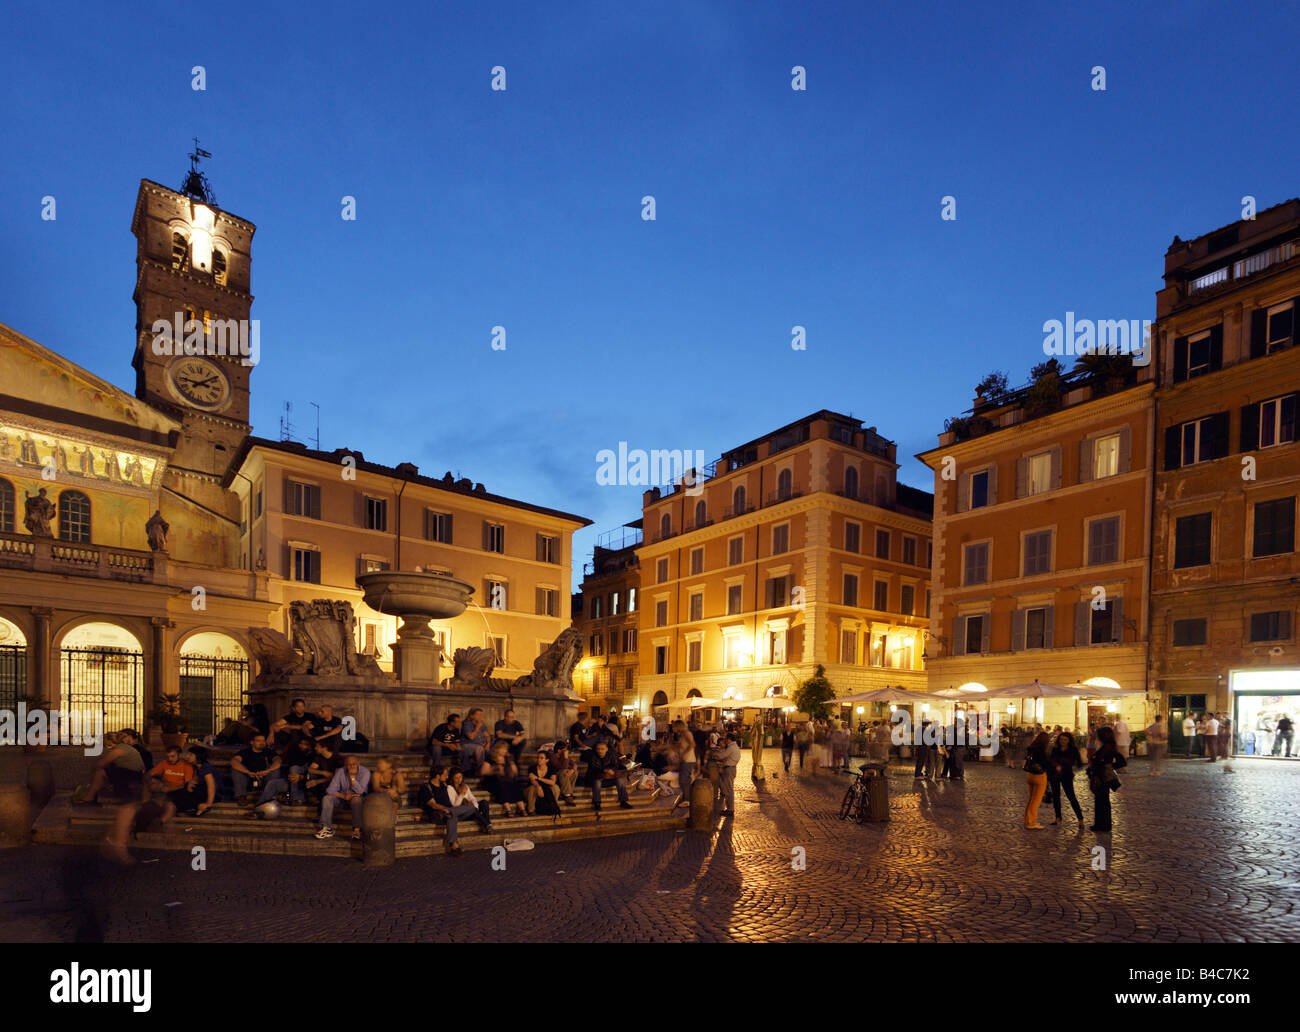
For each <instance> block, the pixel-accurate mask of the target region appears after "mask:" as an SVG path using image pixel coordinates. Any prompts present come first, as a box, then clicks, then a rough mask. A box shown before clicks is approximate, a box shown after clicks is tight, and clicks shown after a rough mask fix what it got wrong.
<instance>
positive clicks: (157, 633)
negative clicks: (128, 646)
mask: <svg viewBox="0 0 1300 1032" xmlns="http://www.w3.org/2000/svg"><path fill="white" fill-rule="evenodd" d="M149 622H150V623H151V624H153V649H152V655H151V656H150V662H151V663H152V664H153V669H152V672H151V673H152V676H151V677H150V679H149V683H150V685H151V686H152V688H153V698H152V699H146V700H145V709H146V710H149V709H151V708H152V707H153V705H154V703H155V702H156V701H157V700H158V699H159V698H160V697H161V696H163V695H165V694H166V692H167V666H168V659H169V656H168V648H169V646H170V640H169V636H168V634H167V630H168V628H170V627H172V626H173V624H172V621H170V620H168V619H167V617H165V616H155V617H153V618H152V619H151V620H150V621H149ZM138 730H139V731H140V733H141V734H144V728H139V729H138Z"/></svg>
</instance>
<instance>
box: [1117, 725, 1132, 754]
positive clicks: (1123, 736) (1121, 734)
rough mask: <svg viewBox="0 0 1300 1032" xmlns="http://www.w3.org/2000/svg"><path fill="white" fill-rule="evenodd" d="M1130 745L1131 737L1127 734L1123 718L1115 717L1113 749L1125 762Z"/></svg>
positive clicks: (1126, 726)
mask: <svg viewBox="0 0 1300 1032" xmlns="http://www.w3.org/2000/svg"><path fill="white" fill-rule="evenodd" d="M1132 745H1133V735H1132V734H1131V733H1130V732H1129V729H1128V724H1127V723H1126V722H1125V720H1124V718H1123V717H1117V718H1116V720H1115V748H1116V749H1118V750H1119V754H1120V755H1121V756H1123V757H1124V758H1125V759H1126V760H1127V759H1128V757H1129V750H1130V748H1131V746H1132Z"/></svg>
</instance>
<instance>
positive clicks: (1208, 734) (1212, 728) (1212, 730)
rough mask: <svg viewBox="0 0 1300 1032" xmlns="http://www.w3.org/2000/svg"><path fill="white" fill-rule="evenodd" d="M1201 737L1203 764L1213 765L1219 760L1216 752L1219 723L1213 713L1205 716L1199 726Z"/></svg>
mask: <svg viewBox="0 0 1300 1032" xmlns="http://www.w3.org/2000/svg"><path fill="white" fill-rule="evenodd" d="M1201 737H1202V738H1203V739H1204V740H1205V756H1206V759H1205V762H1206V763H1213V762H1214V761H1215V760H1217V759H1218V758H1219V757H1218V753H1217V751H1216V747H1217V746H1218V744H1219V721H1218V719H1217V718H1216V717H1215V716H1214V714H1213V713H1206V714H1205V722H1204V723H1203V724H1201Z"/></svg>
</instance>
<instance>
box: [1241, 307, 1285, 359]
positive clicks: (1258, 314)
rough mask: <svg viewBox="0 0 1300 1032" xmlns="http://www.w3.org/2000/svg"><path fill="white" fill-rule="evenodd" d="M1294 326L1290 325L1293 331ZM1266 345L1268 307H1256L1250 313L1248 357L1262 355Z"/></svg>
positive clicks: (1259, 356)
mask: <svg viewBox="0 0 1300 1032" xmlns="http://www.w3.org/2000/svg"><path fill="white" fill-rule="evenodd" d="M1294 330H1295V327H1294V326H1292V332H1293V333H1294ZM1267 347H1268V309H1267V308H1256V309H1255V310H1254V311H1253V312H1251V313H1250V357H1251V358H1261V357H1263V354H1264V351H1265V349H1266V348H1267Z"/></svg>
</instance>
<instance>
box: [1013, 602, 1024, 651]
mask: <svg viewBox="0 0 1300 1032" xmlns="http://www.w3.org/2000/svg"><path fill="white" fill-rule="evenodd" d="M1024 649H1025V611H1024V610H1023V609H1017V610H1016V611H1015V612H1014V613H1012V614H1011V651H1012V652H1023V651H1024Z"/></svg>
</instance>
